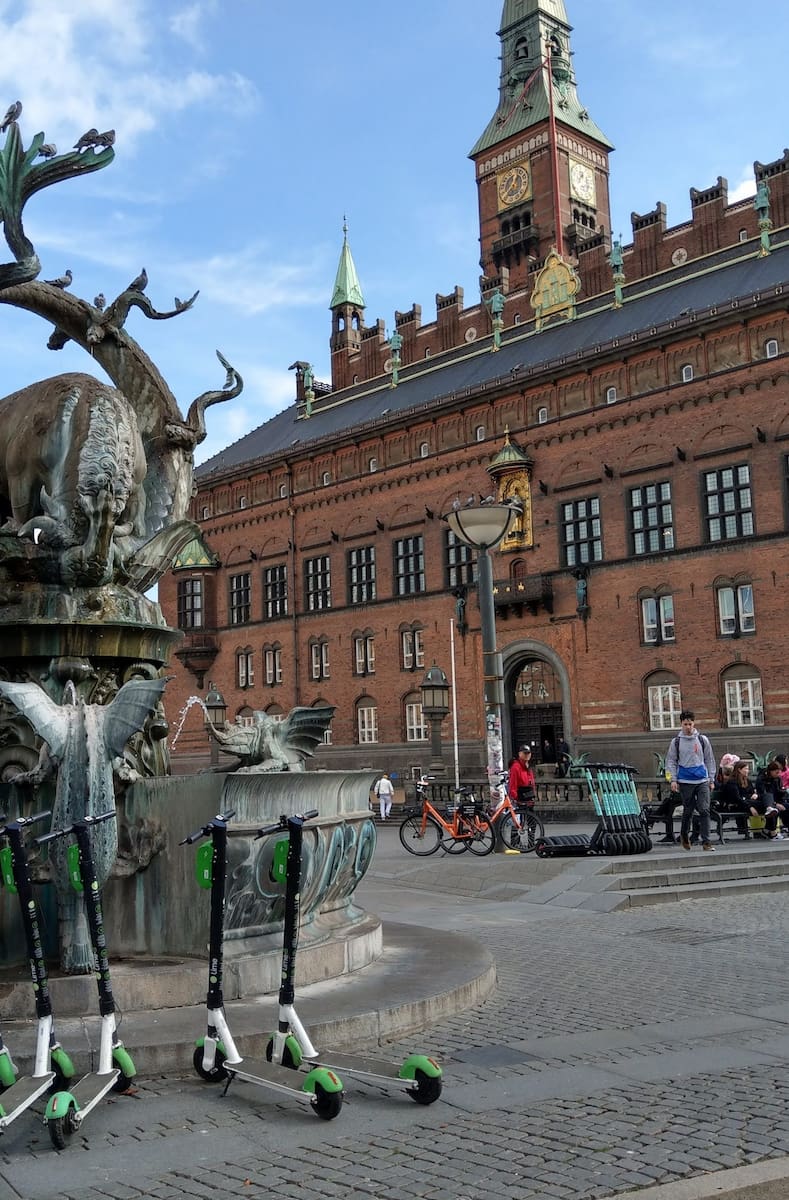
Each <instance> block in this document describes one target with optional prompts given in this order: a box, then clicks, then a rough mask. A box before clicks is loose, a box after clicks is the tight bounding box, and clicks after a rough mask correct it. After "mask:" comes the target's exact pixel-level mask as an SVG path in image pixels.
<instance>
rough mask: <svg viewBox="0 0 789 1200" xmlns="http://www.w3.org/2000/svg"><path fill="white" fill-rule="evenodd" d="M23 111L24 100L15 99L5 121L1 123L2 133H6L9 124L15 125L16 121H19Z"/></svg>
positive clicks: (0, 129)
mask: <svg viewBox="0 0 789 1200" xmlns="http://www.w3.org/2000/svg"><path fill="white" fill-rule="evenodd" d="M21 112H22V101H21V100H15V101H14V103H13V104H11V105H10V106H9V108H8V112H7V113H6V115H5V116H4V117H3V122H2V124H1V125H0V133H5V131H6V129H8V127H9V125H13V123H14V121H18V120H19V117H20V115H21Z"/></svg>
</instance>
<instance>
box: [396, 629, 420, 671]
mask: <svg viewBox="0 0 789 1200" xmlns="http://www.w3.org/2000/svg"><path fill="white" fill-rule="evenodd" d="M400 650H401V653H402V661H403V670H404V671H416V670H417V669H418V668H419V667H423V666H424V665H425V644H424V639H423V636H422V630H421V629H416V628H412V629H401V630H400Z"/></svg>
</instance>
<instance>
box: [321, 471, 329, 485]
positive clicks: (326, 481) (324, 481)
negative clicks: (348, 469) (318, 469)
mask: <svg viewBox="0 0 789 1200" xmlns="http://www.w3.org/2000/svg"><path fill="white" fill-rule="evenodd" d="M321 483H322V484H323V486H324V487H328V486H329V484H330V483H331V473H330V472H329V471H324V472H323V475H322V476H321Z"/></svg>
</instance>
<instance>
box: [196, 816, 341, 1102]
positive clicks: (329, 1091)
mask: <svg viewBox="0 0 789 1200" xmlns="http://www.w3.org/2000/svg"><path fill="white" fill-rule="evenodd" d="M234 815H235V814H234V813H233V812H226V813H220V814H219V815H217V816H216V817H214V818H213V819H212V820H211V821H209V822H208V824H207V825H204V826H203V828H202V829H198V830H197V831H196V832H195V833H192V834H190V835H189V836H188V837H186V838H184V840H183V841H182V842H181V845H182V846H184V845H192V844H194V843H195V842H199V841H201V840H202V839H203V838H210V839H211V840H210V842H206V843H205V845H204V846H201V847H200V849H199V850H198V852H197V862H196V871H197V881H198V883H199V884H200V886H201V887H204V888H207V889H210V892H211V924H210V939H209V946H208V993H207V995H206V1015H207V1030H206V1035H205V1037H204V1038H200V1039H199V1040H198V1042H197V1045H196V1048H195V1052H194V1056H193V1058H192V1063H193V1065H194V1069H195V1071H196V1072H197V1074H198V1075H199V1076H200V1078H201V1079H204V1080H206V1082H208V1083H219V1082H220V1081H222V1080H226V1083H225V1089H224V1092H223V1093H222V1094H223V1095H225V1094H226V1093H227V1089H228V1088H229V1087H230V1084H231V1083H232V1081H233V1080H234V1079H241V1080H243V1081H245V1082H246V1083H253V1084H255V1085H257V1086H258V1087H266V1088H271V1089H272V1090H273V1091H275V1092H281V1093H285V1094H286V1095H289V1096H291V1097H293V1098H295V1099H297V1100H301V1101H303V1102H306V1103H308V1104H309V1105H310V1106H311V1107H312V1110H313V1112H315V1113H316V1114H317V1115H318V1116H319V1117H322V1118H323V1119H324V1120H326V1121H331V1120H332V1119H333V1118H334V1117H336V1116H338V1115H339V1113H340V1110H341V1108H342V1100H343V1085H342V1080H341V1079H340V1078H339V1076H338V1075H337V1074H336V1073H335V1072H334V1071H332V1070H328V1069H326V1068H325V1067H322V1066H318V1065H313V1064H312V1063H308V1064H307V1069H306V1073H304V1072H299V1073H298V1074H294V1072H293V1071H292V1070H289V1069H288V1066H287V1065H283V1064H282V1063H274V1062H272V1061H270V1058H269V1060H268V1061H265V1060H263V1059H250V1058H242V1057H241V1055H240V1054H239V1052H238V1049H237V1048H236V1044H235V1042H234V1041H233V1036H232V1034H231V1032H230V1027H229V1026H228V1023H227V1016H226V1013H225V1009H224V998H223V995H222V975H223V941H224V919H225V882H226V878H227V836H228V835H227V824H228V821H230V820H231V818H232V817H233V816H234Z"/></svg>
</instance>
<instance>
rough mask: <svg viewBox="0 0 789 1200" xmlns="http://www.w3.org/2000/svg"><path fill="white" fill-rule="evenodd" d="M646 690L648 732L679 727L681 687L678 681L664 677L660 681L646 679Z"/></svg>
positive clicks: (662, 731) (658, 731)
mask: <svg viewBox="0 0 789 1200" xmlns="http://www.w3.org/2000/svg"><path fill="white" fill-rule="evenodd" d="M646 691H647V719H648V724H649V730H650V732H651V733H664V732H666V731H668V730H676V729H677V728H678V727H679V714H680V713H681V712H682V689H681V687H680V684H679V682H678V681H674V680H670V679H666V680H664V681H663V682H662V683H650V682H649V680H648V679H647V681H646ZM658 693H660V694H658ZM655 701H659V703H655ZM663 701H668V703H663Z"/></svg>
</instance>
